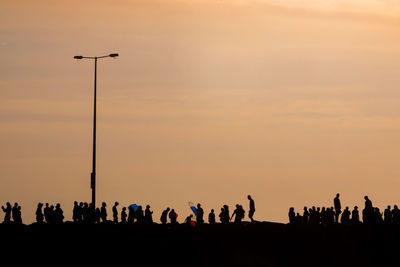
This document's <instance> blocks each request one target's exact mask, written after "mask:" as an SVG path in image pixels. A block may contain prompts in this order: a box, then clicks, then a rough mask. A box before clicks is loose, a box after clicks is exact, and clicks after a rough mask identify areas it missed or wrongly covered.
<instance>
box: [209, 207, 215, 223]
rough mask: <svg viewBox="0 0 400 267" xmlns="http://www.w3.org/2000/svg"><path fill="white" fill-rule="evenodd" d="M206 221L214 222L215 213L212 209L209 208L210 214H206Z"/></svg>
mask: <svg viewBox="0 0 400 267" xmlns="http://www.w3.org/2000/svg"><path fill="white" fill-rule="evenodd" d="M208 223H209V224H215V213H214V209H211V212H210V214H208Z"/></svg>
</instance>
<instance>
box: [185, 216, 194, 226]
mask: <svg viewBox="0 0 400 267" xmlns="http://www.w3.org/2000/svg"><path fill="white" fill-rule="evenodd" d="M192 218H193V214H190V215H189V216H187V217H186V219H185V224H190V222H191V221H192Z"/></svg>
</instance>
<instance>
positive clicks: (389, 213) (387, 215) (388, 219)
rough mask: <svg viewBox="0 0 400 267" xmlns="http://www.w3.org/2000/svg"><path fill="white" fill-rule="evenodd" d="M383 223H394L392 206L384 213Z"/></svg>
mask: <svg viewBox="0 0 400 267" xmlns="http://www.w3.org/2000/svg"><path fill="white" fill-rule="evenodd" d="M383 221H384V222H385V223H386V224H391V223H392V211H391V210H390V206H387V208H386V209H385V212H384V213H383Z"/></svg>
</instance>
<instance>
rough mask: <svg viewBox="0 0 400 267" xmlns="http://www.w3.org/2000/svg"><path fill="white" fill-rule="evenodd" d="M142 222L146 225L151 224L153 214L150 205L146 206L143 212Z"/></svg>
mask: <svg viewBox="0 0 400 267" xmlns="http://www.w3.org/2000/svg"><path fill="white" fill-rule="evenodd" d="M144 221H145V223H146V224H152V223H153V212H152V211H151V210H150V205H147V206H146V209H145V210H144Z"/></svg>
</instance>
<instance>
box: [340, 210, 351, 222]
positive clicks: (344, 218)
mask: <svg viewBox="0 0 400 267" xmlns="http://www.w3.org/2000/svg"><path fill="white" fill-rule="evenodd" d="M350 214H351V213H350V210H349V207H346V208H345V209H344V211H343V213H342V218H341V223H342V224H348V223H350Z"/></svg>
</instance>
